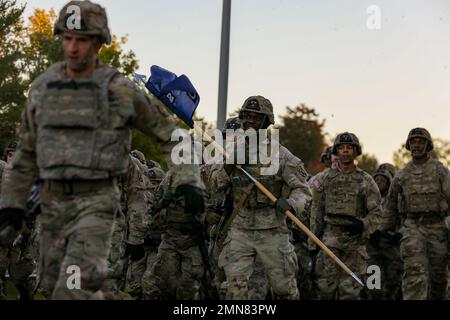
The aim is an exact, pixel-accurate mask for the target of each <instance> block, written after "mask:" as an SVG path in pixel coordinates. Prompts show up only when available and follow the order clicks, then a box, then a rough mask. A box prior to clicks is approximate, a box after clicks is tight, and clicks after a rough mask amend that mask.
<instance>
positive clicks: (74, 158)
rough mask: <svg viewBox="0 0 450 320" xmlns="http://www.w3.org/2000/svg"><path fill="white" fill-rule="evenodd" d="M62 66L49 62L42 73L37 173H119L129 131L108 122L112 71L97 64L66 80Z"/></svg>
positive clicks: (89, 175) (100, 176)
mask: <svg viewBox="0 0 450 320" xmlns="http://www.w3.org/2000/svg"><path fill="white" fill-rule="evenodd" d="M63 66H64V64H62V63H58V64H56V65H53V66H52V67H51V68H50V69H49V71H48V72H47V73H46V74H45V76H44V83H43V88H44V92H43V93H42V94H41V96H40V101H39V102H40V103H38V104H37V106H36V113H35V117H36V124H37V131H36V154H37V165H38V167H39V172H40V177H41V178H42V179H82V180H94V179H105V178H109V177H116V176H119V175H121V174H123V173H125V172H126V169H127V165H128V153H129V152H130V144H131V129H130V128H129V127H128V126H125V125H121V126H119V125H118V124H117V121H114V123H115V125H114V126H113V125H112V121H110V119H111V112H110V106H109V100H108V88H109V85H110V83H111V80H112V79H113V78H114V77H115V76H117V75H119V73H118V71H117V70H115V69H113V68H111V67H109V66H106V65H100V66H99V67H98V68H96V69H95V70H94V72H93V73H92V75H91V76H90V77H88V78H83V79H79V80H71V79H67V78H66V77H65V76H64V74H63V72H62V68H63ZM115 116H117V115H115Z"/></svg>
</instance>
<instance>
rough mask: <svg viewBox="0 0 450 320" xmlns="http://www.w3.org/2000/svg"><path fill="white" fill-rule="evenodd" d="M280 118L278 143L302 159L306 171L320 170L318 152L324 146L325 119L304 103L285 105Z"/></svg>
mask: <svg viewBox="0 0 450 320" xmlns="http://www.w3.org/2000/svg"><path fill="white" fill-rule="evenodd" d="M280 118H281V125H280V126H278V128H279V129H280V143H281V144H282V145H283V146H285V147H286V148H288V149H289V150H290V151H291V152H292V153H293V154H294V155H296V156H297V157H299V158H300V159H302V160H303V162H304V163H305V166H306V169H307V170H308V172H310V173H311V174H315V173H317V172H318V171H320V168H321V167H320V154H321V153H322V151H323V149H324V146H325V134H324V132H323V127H324V125H325V120H324V119H320V118H319V114H318V113H317V112H316V111H315V109H314V108H309V107H307V106H306V105H305V104H300V105H298V106H296V107H294V108H290V107H286V115H283V116H281V117H280Z"/></svg>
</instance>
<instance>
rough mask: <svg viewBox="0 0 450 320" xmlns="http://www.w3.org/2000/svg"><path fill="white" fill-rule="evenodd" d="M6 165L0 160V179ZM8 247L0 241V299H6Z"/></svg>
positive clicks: (0, 190)
mask: <svg viewBox="0 0 450 320" xmlns="http://www.w3.org/2000/svg"><path fill="white" fill-rule="evenodd" d="M5 167H6V162H5V161H3V160H0V181H1V178H3V170H4V169H5ZM1 192H2V189H1V185H0V194H1ZM7 254H8V247H6V246H4V245H3V244H1V243H0V300H4V299H6V296H5V292H4V290H5V288H4V284H3V283H4V281H5V273H6V269H7V268H8V257H7Z"/></svg>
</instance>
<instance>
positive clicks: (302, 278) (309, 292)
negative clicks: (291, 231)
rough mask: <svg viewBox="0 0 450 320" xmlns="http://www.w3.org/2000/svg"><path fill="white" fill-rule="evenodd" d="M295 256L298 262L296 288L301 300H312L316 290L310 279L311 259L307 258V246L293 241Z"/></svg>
mask: <svg viewBox="0 0 450 320" xmlns="http://www.w3.org/2000/svg"><path fill="white" fill-rule="evenodd" d="M293 244H294V247H295V254H296V255H297V260H298V267H299V268H298V276H297V287H298V291H299V293H300V299H301V300H314V299H316V298H317V288H316V287H315V285H314V282H313V279H312V274H311V272H312V270H311V268H312V259H311V258H310V256H309V250H308V245H307V243H305V242H301V241H295V242H294V243H293Z"/></svg>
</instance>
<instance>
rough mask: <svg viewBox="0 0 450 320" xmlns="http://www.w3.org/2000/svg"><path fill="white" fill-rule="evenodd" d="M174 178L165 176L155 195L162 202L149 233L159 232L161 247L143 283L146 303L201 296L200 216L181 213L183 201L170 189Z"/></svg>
mask: <svg viewBox="0 0 450 320" xmlns="http://www.w3.org/2000/svg"><path fill="white" fill-rule="evenodd" d="M172 185H173V177H172V176H171V174H170V173H169V174H167V175H166V177H165V178H164V180H163V181H162V183H161V185H160V187H159V188H158V191H157V196H156V199H157V201H158V203H159V202H160V199H161V200H163V201H164V204H163V205H162V208H161V210H160V211H159V212H157V213H156V216H155V217H154V220H153V221H152V222H153V225H152V230H158V229H159V230H160V232H161V244H160V245H159V248H158V255H157V257H156V261H155V262H154V263H153V265H152V266H148V267H150V268H149V269H147V270H146V272H145V273H144V276H143V279H142V290H143V298H144V299H146V300H161V299H177V300H199V299H201V298H203V296H202V279H203V277H204V263H203V258H202V253H201V251H200V249H199V244H200V243H201V242H202V241H204V240H203V239H202V237H201V236H200V234H201V233H202V228H203V226H202V225H201V221H202V216H203V214H196V215H193V214H192V213H186V212H185V210H184V201H183V199H181V198H179V197H178V196H177V195H176V194H175V192H174V189H173V187H172Z"/></svg>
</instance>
